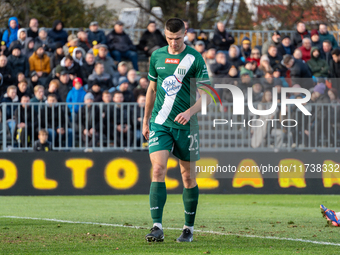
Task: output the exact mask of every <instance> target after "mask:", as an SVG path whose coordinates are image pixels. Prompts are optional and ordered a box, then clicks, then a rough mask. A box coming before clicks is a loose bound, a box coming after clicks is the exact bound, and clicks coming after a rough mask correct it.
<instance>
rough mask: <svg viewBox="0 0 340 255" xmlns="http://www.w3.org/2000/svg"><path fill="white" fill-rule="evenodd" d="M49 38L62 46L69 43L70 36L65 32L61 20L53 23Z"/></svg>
mask: <svg viewBox="0 0 340 255" xmlns="http://www.w3.org/2000/svg"><path fill="white" fill-rule="evenodd" d="M47 35H48V37H50V38H51V39H52V40H53V42H54V43H57V42H60V43H62V45H65V44H66V43H67V37H68V34H67V32H66V31H65V30H64V24H63V23H62V22H61V20H55V21H54V22H53V26H52V29H51V30H50V31H48V34H47Z"/></svg>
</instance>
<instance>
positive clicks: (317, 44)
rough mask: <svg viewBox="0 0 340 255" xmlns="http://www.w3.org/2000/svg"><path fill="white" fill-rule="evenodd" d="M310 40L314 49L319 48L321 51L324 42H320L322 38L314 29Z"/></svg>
mask: <svg viewBox="0 0 340 255" xmlns="http://www.w3.org/2000/svg"><path fill="white" fill-rule="evenodd" d="M310 38H311V40H312V47H318V48H319V50H320V49H322V42H321V41H320V36H319V32H318V30H317V29H313V30H312V31H311V32H310Z"/></svg>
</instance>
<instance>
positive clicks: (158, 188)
mask: <svg viewBox="0 0 340 255" xmlns="http://www.w3.org/2000/svg"><path fill="white" fill-rule="evenodd" d="M149 198H150V211H151V218H152V221H153V223H162V216H163V208H164V205H165V201H166V187H165V182H151V186H150V195H149Z"/></svg>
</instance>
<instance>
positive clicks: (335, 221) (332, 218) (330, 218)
mask: <svg viewBox="0 0 340 255" xmlns="http://www.w3.org/2000/svg"><path fill="white" fill-rule="evenodd" d="M320 209H321V213H322V216H323V217H324V218H326V220H327V223H328V224H330V225H333V226H335V227H339V226H340V220H339V218H340V212H335V211H333V210H330V209H327V208H326V207H325V206H324V205H320Z"/></svg>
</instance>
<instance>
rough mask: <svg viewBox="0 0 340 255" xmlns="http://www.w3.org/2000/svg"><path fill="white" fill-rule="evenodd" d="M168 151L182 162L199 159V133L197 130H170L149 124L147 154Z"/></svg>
mask: <svg viewBox="0 0 340 255" xmlns="http://www.w3.org/2000/svg"><path fill="white" fill-rule="evenodd" d="M161 150H168V151H169V152H170V151H172V154H173V155H174V156H176V157H177V158H179V159H180V160H184V161H197V160H199V159H200V151H199V133H198V128H197V130H195V131H194V130H184V129H177V128H170V127H166V126H162V125H159V124H156V123H154V122H152V123H150V135H149V153H150V154H151V153H153V152H155V151H161Z"/></svg>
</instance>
